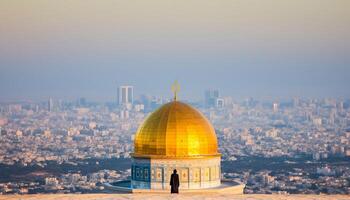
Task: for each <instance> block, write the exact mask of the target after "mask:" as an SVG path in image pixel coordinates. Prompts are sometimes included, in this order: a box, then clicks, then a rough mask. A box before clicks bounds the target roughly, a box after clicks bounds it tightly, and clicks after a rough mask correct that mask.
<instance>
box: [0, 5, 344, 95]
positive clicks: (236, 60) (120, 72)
mask: <svg viewBox="0 0 350 200" xmlns="http://www.w3.org/2000/svg"><path fill="white" fill-rule="evenodd" d="M0 70H1V71H0V101H9V100H38V99H47V98H48V97H49V96H52V97H54V98H63V99H64V98H70V99H74V98H76V97H80V96H85V97H87V98H88V99H94V100H103V101H105V100H114V99H115V98H116V97H115V96H116V87H117V85H118V84H132V85H134V86H135V92H136V93H137V94H140V93H148V94H154V95H164V96H170V94H171V92H170V85H171V83H172V82H173V81H174V80H175V79H177V80H178V81H179V83H180V85H181V92H180V98H182V99H198V98H201V97H202V96H203V91H204V89H206V88H218V89H220V92H221V94H222V95H223V96H227V95H229V96H233V97H245V96H253V97H261V96H263V97H266V96H272V97H285V96H295V95H301V96H337V97H339V96H340V97H350V89H349V86H350V1H349V0H327V1H326V0H304V1H302V0H292V1H291V0H237V1H235V0H171V1H170V0H124V1H119V0H115V1H109V0H103V1H99V0H95V1H92V0H70V1H69V0H60V1H50V0H0Z"/></svg>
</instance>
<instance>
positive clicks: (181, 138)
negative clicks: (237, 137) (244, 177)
mask: <svg viewBox="0 0 350 200" xmlns="http://www.w3.org/2000/svg"><path fill="white" fill-rule="evenodd" d="M219 155H220V154H219V153H218V144H217V139H216V134H215V130H214V128H213V127H212V125H211V124H210V122H209V121H208V120H207V119H206V118H205V117H204V115H202V114H201V113H200V112H199V111H197V110H196V109H195V108H193V107H191V106H190V105H188V104H185V103H182V102H179V101H176V100H175V101H172V102H170V103H167V104H165V105H163V106H161V107H160V108H158V109H157V110H156V111H154V112H153V113H152V114H151V115H150V116H148V117H147V119H146V120H145V121H144V123H143V124H142V125H141V126H140V127H139V129H138V131H137V132H136V135H135V152H134V154H133V156H134V157H161V158H163V157H165V158H187V157H203V156H219Z"/></svg>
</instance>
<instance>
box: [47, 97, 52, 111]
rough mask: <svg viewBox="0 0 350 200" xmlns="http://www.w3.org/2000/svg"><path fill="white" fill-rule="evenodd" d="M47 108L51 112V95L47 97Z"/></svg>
mask: <svg viewBox="0 0 350 200" xmlns="http://www.w3.org/2000/svg"><path fill="white" fill-rule="evenodd" d="M47 110H48V111H49V112H51V111H52V110H53V100H52V98H51V97H50V98H49V101H48V102H47Z"/></svg>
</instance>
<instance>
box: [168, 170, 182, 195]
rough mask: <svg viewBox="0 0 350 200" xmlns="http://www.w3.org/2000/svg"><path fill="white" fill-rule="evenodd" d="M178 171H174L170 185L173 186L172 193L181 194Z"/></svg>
mask: <svg viewBox="0 0 350 200" xmlns="http://www.w3.org/2000/svg"><path fill="white" fill-rule="evenodd" d="M176 172H177V171H176V169H174V172H173V174H171V178H170V185H171V193H179V186H180V181H179V175H178V174H177V173H176Z"/></svg>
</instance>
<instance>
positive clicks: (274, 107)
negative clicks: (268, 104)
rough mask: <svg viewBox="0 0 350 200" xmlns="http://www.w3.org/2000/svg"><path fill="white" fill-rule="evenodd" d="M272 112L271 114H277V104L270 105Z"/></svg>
mask: <svg viewBox="0 0 350 200" xmlns="http://www.w3.org/2000/svg"><path fill="white" fill-rule="evenodd" d="M272 110H273V112H278V103H276V102H275V103H273V104H272Z"/></svg>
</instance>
